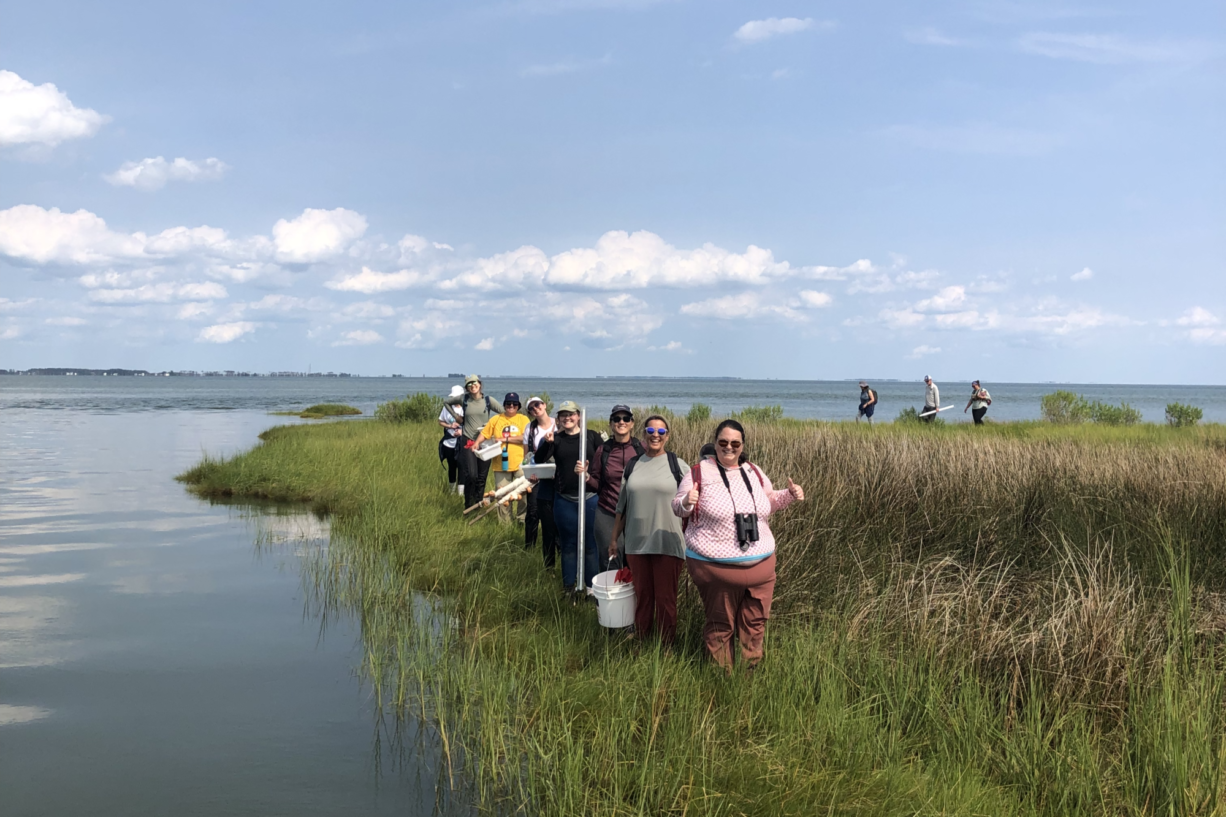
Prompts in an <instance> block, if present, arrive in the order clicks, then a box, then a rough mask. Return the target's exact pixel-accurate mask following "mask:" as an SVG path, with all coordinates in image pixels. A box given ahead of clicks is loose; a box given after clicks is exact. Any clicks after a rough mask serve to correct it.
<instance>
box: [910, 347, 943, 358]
mask: <svg viewBox="0 0 1226 817" xmlns="http://www.w3.org/2000/svg"><path fill="white" fill-rule="evenodd" d="M940 351H941V347H940V346H928V345H927V344H924V345H922V346H916V347H915V348H914V349H912V350H911V354H909V355H907V357H909V358H911V359H912V360H918V359H920V358H921V357H924V356H925V355H935V354H937V353H938V352H940Z"/></svg>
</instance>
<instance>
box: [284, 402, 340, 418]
mask: <svg viewBox="0 0 1226 817" xmlns="http://www.w3.org/2000/svg"><path fill="white" fill-rule="evenodd" d="M269 413H270V414H273V415H276V416H278V417H301V418H302V419H304V420H322V419H324V418H326V417H347V416H352V415H356V414H361V413H362V410H361V409H360V408H356V407H354V406H346V405H343V404H341V403H316V404H315V405H313V406H308V407H307V408H304V409H303V410H302V411H273V412H269Z"/></svg>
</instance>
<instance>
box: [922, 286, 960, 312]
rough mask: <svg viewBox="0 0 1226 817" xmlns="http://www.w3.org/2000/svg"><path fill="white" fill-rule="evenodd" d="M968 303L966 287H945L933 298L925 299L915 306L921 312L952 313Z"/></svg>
mask: <svg viewBox="0 0 1226 817" xmlns="http://www.w3.org/2000/svg"><path fill="white" fill-rule="evenodd" d="M964 303H966V287H962V286H952V287H944V288H943V289H942V290H941V291H940V292H938V293H937V294H936V295H933V296H932V297H931V298H925V299H924V300H922V301H920V302H919V303H917V304H916V305H915V309H916V310H917V311H919V312H950V311H952V310H954V309H956V308H957V307H959V306H961V305H962V304H964Z"/></svg>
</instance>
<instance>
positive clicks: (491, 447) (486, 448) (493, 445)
mask: <svg viewBox="0 0 1226 817" xmlns="http://www.w3.org/2000/svg"><path fill="white" fill-rule="evenodd" d="M473 453H474V454H476V455H477V459H479V460H485V461H486V462H489V461H490V460H492V459H494V457H497V456H499V455H500V454H502V443H500V442H498V441H497V440H490V441H489V442H487V443H485V444H484V445H482V446H481V447H480V448H475V449H473Z"/></svg>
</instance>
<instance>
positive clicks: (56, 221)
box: [0, 204, 145, 264]
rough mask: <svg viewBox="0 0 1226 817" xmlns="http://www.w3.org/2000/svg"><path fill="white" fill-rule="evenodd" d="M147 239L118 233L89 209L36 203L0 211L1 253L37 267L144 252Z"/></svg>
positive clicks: (109, 258) (90, 262)
mask: <svg viewBox="0 0 1226 817" xmlns="http://www.w3.org/2000/svg"><path fill="white" fill-rule="evenodd" d="M144 243H145V242H144V236H143V235H140V234H137V235H135V236H132V235H126V234H124V233H117V232H114V231H112V230H111V229H110V228H109V227H107V226H106V222H105V221H103V220H102V219H101V218H99V217H98V216H96V215H94V214H93V213H91V212H89V211H88V210H78V211H76V212H75V213H63V212H60V210H59V209H58V208H56V207H52V208H51V209H50V210H44V209H43V208H42V207H39V206H38V205H36V204H18V205H16V206H15V207H10V208H9V209H7V210H0V253H2V254H4V255H7V256H9V257H10V258H14V259H18V260H21V261H29V262H33V263H36V264H52V263H59V264H93V263H106V262H108V261H111V260H112V259H115V258H135V257H139V256H140V255H142V254H143V253H144Z"/></svg>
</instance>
